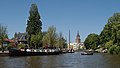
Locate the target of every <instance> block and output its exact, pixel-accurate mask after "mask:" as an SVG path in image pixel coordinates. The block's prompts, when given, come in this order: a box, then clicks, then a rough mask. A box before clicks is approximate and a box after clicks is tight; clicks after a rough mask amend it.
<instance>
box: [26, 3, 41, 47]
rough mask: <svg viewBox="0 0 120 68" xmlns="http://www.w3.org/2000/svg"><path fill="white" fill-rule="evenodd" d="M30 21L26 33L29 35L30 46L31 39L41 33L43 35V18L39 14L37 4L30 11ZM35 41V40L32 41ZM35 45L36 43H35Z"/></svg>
mask: <svg viewBox="0 0 120 68" xmlns="http://www.w3.org/2000/svg"><path fill="white" fill-rule="evenodd" d="M29 14H30V16H29V19H28V20H27V27H26V32H27V33H28V35H27V38H28V39H27V40H28V44H29V45H30V42H31V40H32V39H33V38H32V39H31V37H32V36H34V35H37V34H39V33H42V31H41V30H42V22H41V20H40V19H41V17H40V14H39V12H38V8H37V5H36V4H32V5H31V7H30V11H29ZM32 41H33V40H32ZM34 44H35V43H34Z"/></svg>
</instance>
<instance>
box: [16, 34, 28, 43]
mask: <svg viewBox="0 0 120 68" xmlns="http://www.w3.org/2000/svg"><path fill="white" fill-rule="evenodd" d="M14 41H15V42H16V43H17V44H27V33H20V32H18V33H15V34H14Z"/></svg>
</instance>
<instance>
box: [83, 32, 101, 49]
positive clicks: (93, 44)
mask: <svg viewBox="0 0 120 68" xmlns="http://www.w3.org/2000/svg"><path fill="white" fill-rule="evenodd" d="M84 44H85V47H86V49H93V50H95V49H96V48H97V46H98V45H99V36H98V35H97V34H89V35H88V37H87V38H86V39H85V41H84Z"/></svg>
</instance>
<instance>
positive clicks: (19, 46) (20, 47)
mask: <svg viewBox="0 0 120 68" xmlns="http://www.w3.org/2000/svg"><path fill="white" fill-rule="evenodd" d="M25 47H26V45H25V44H18V45H17V48H18V49H24V48H25Z"/></svg>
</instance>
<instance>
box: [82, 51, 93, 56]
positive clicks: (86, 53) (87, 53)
mask: <svg viewBox="0 0 120 68" xmlns="http://www.w3.org/2000/svg"><path fill="white" fill-rule="evenodd" d="M81 55H93V52H91V51H84V52H82V53H81Z"/></svg>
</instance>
